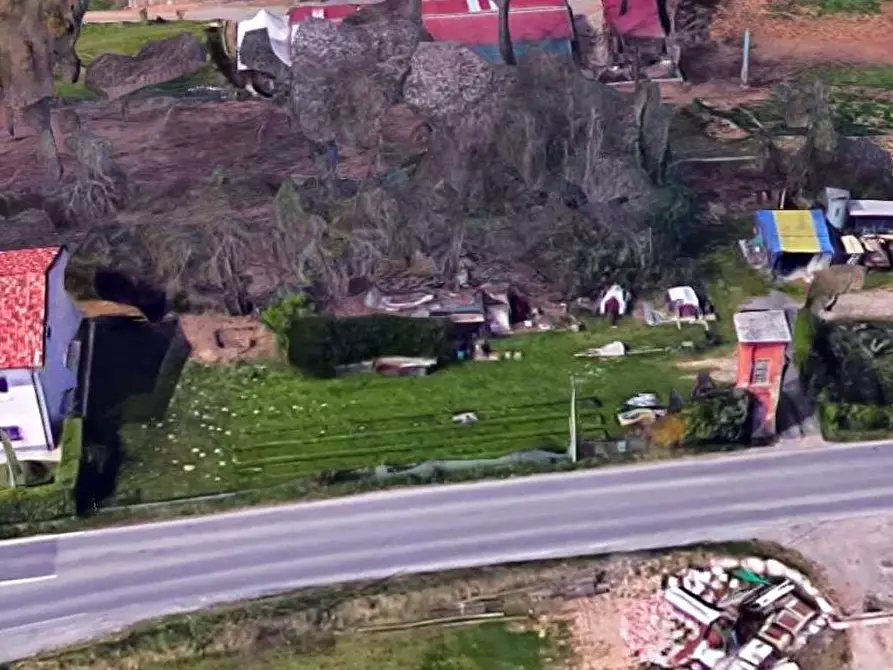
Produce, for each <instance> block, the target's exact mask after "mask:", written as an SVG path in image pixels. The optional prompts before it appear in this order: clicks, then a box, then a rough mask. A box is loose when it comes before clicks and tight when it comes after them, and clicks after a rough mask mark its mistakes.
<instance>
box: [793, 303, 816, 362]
mask: <svg viewBox="0 0 893 670" xmlns="http://www.w3.org/2000/svg"><path fill="white" fill-rule="evenodd" d="M816 325H817V324H816V317H815V316H814V315H813V313H812V312H811V311H810V310H808V309H801V310H800V311H799V312H797V320H796V321H795V322H794V365H796V366H797V367H798V368H800V370H803V369H804V368H805V367H806V363H807V361H808V360H809V357H810V355H811V354H812V347H813V342H814V341H815V338H816Z"/></svg>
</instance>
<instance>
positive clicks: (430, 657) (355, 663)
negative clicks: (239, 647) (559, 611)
mask: <svg viewBox="0 0 893 670" xmlns="http://www.w3.org/2000/svg"><path fill="white" fill-rule="evenodd" d="M551 649H552V644H551V642H550V640H549V639H548V638H547V637H544V638H541V637H539V635H538V634H536V633H534V632H525V631H512V630H509V629H508V628H507V627H506V626H504V625H500V624H484V625H479V626H475V627H473V628H465V629H441V630H419V631H412V632H400V633H377V634H365V635H364V634H354V635H346V636H343V637H337V638H335V642H334V646H332V647H331V648H330V649H327V650H325V651H318V652H313V653H303V654H301V653H288V652H286V651H280V652H266V653H261V654H253V655H252V656H251V657H248V658H246V657H245V656H244V655H238V656H224V657H220V656H216V657H211V658H204V659H196V660H189V661H179V662H176V663H173V664H164V663H162V664H151V665H141V666H140V667H142V668H145V670H372V669H375V670H546V668H550V667H556V664H555V663H554V662H550V661H548V660H547V659H548V658H549V656H550V654H549V652H550V651H551ZM552 656H553V657H554V654H552Z"/></svg>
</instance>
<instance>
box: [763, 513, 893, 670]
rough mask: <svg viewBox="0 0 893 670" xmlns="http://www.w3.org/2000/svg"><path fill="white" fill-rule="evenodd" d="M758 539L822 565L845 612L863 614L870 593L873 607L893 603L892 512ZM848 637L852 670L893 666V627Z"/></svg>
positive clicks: (809, 525) (805, 525) (858, 631)
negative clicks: (785, 548)
mask: <svg viewBox="0 0 893 670" xmlns="http://www.w3.org/2000/svg"><path fill="white" fill-rule="evenodd" d="M760 537H761V539H768V540H774V541H776V542H781V543H782V544H784V545H785V546H787V547H790V548H791V549H795V550H796V551H799V552H801V553H802V554H803V555H805V556H806V557H807V558H809V559H810V560H812V561H815V562H816V563H818V564H819V565H820V566H821V567H823V568H824V569H825V570H826V574H827V578H828V580H829V581H830V583H831V586H832V587H833V588H834V592H835V595H836V599H837V602H838V604H839V605H840V606H841V607H842V608H843V609H844V611H845V612H847V613H858V612H862V611H863V610H864V609H865V605H866V598H869V597H870V599H871V600H874V603H873V604H874V605H875V606H879V607H881V608H883V609H890V608H891V607H893V515H890V514H878V515H876V516H871V517H865V518H857V519H846V520H843V521H829V522H804V523H799V524H794V525H791V526H786V527H782V528H778V529H777V530H773V531H767V532H766V533H761V534H760ZM842 547H846V549H845V550H842V549H841V548H842ZM849 637H850V645H851V647H852V650H853V663H852V670H889V668H890V667H891V666H893V625H886V626H878V627H874V628H861V629H853V630H851V631H850V633H849Z"/></svg>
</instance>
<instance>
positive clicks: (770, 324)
mask: <svg viewBox="0 0 893 670" xmlns="http://www.w3.org/2000/svg"><path fill="white" fill-rule="evenodd" d="M735 332H736V333H737V336H738V374H737V380H736V386H737V387H738V388H743V389H747V391H748V392H749V393H750V396H751V398H752V405H751V417H750V425H751V438H752V439H755V440H767V439H772V438H773V437H775V419H776V413H777V410H778V401H779V399H780V397H781V384H782V380H783V378H784V370H785V366H786V365H787V349H788V344H790V342H791V331H790V327H789V326H788V320H787V316H786V315H785V313H784V311H783V310H766V311H753V312H738V313H737V314H735Z"/></svg>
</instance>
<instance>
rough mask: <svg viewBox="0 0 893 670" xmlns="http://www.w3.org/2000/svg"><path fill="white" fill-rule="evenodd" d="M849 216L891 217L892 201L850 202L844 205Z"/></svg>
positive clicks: (892, 212)
mask: <svg viewBox="0 0 893 670" xmlns="http://www.w3.org/2000/svg"><path fill="white" fill-rule="evenodd" d="M846 207H847V213H848V214H849V215H850V216H854V217H860V216H880V217H888V216H891V217H893V200H850V201H848V202H847V204H846Z"/></svg>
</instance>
